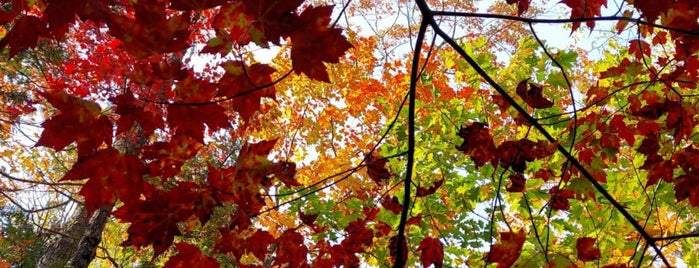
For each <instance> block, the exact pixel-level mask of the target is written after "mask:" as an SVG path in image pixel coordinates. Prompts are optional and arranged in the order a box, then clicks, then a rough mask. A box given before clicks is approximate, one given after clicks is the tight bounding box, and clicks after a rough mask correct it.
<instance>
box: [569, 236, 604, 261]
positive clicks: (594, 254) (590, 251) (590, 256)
mask: <svg viewBox="0 0 699 268" xmlns="http://www.w3.org/2000/svg"><path fill="white" fill-rule="evenodd" d="M596 240H597V239H595V238H591V237H581V238H578V240H576V241H575V249H577V250H578V259H580V260H581V261H594V260H598V259H599V257H600V251H599V249H596V248H594V246H595V241H596Z"/></svg>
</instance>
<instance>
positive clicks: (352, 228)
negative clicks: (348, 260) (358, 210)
mask: <svg viewBox="0 0 699 268" xmlns="http://www.w3.org/2000/svg"><path fill="white" fill-rule="evenodd" d="M345 232H347V234H348V235H347V237H346V238H345V239H344V240H342V242H341V243H340V245H341V246H342V250H343V251H344V252H346V253H348V254H351V255H354V253H358V252H365V250H364V248H365V247H368V246H370V245H371V242H372V239H373V238H374V232H373V231H372V230H371V229H369V228H367V227H366V222H365V221H363V220H361V219H359V220H355V221H352V222H350V223H349V224H348V225H347V227H345Z"/></svg>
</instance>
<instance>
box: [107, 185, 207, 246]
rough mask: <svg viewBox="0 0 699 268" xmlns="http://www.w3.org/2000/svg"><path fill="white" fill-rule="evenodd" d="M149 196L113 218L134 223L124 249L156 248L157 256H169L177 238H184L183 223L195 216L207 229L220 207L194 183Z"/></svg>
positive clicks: (129, 229)
mask: <svg viewBox="0 0 699 268" xmlns="http://www.w3.org/2000/svg"><path fill="white" fill-rule="evenodd" d="M145 196H146V198H140V199H138V200H136V201H134V202H129V203H128V204H127V205H124V206H121V207H119V208H118V209H117V210H116V211H114V213H113V215H114V216H115V217H117V218H118V219H120V220H121V221H123V222H130V223H131V225H130V226H129V228H128V229H127V232H128V233H129V238H128V239H127V240H126V241H124V242H123V243H122V245H123V246H135V247H137V248H140V247H144V246H148V245H152V246H153V250H154V252H155V256H158V255H160V254H162V253H163V252H165V250H167V249H168V248H169V247H170V245H172V243H173V241H174V238H175V236H178V235H181V234H182V232H181V230H180V227H179V226H178V224H179V223H181V222H185V221H187V220H189V219H191V218H192V217H193V216H195V217H198V218H199V219H200V221H201V224H202V225H204V224H206V222H207V220H208V217H209V216H210V215H211V214H212V213H213V209H214V207H216V206H218V205H220V204H219V203H217V202H215V201H214V200H212V199H211V198H209V197H207V196H210V193H207V192H206V191H202V187H200V186H199V185H197V184H195V183H191V182H181V183H179V184H177V186H175V187H172V188H170V189H169V190H168V191H162V190H154V191H152V193H150V194H147V195H145Z"/></svg>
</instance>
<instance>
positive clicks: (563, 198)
mask: <svg viewBox="0 0 699 268" xmlns="http://www.w3.org/2000/svg"><path fill="white" fill-rule="evenodd" d="M549 195H551V209H553V210H566V211H567V210H569V209H570V203H569V202H568V199H569V198H574V197H575V192H573V191H571V190H567V189H558V188H556V187H554V188H551V190H549Z"/></svg>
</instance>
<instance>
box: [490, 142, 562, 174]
mask: <svg viewBox="0 0 699 268" xmlns="http://www.w3.org/2000/svg"><path fill="white" fill-rule="evenodd" d="M555 151H556V147H555V146H553V145H552V144H550V143H548V142H546V141H538V142H533V141H530V140H528V139H520V140H516V141H505V142H503V143H502V144H500V146H498V148H497V152H498V153H497V155H498V156H497V157H498V160H499V162H500V166H501V167H504V168H507V167H512V170H514V171H516V172H524V170H525V169H526V168H527V162H531V161H534V160H536V159H541V158H545V157H548V156H550V155H551V154H553V153H554V152H555Z"/></svg>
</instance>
